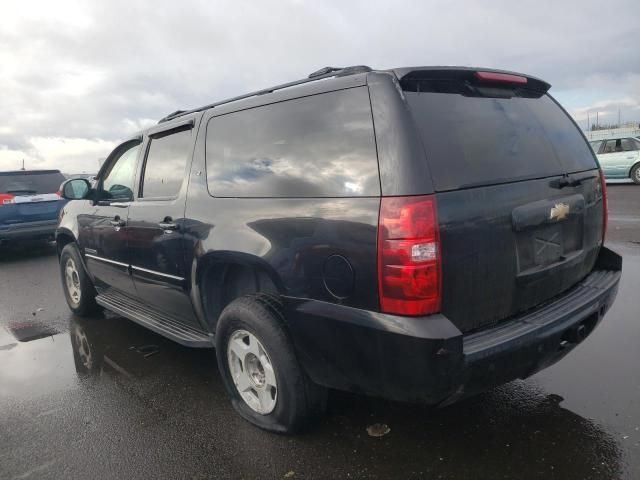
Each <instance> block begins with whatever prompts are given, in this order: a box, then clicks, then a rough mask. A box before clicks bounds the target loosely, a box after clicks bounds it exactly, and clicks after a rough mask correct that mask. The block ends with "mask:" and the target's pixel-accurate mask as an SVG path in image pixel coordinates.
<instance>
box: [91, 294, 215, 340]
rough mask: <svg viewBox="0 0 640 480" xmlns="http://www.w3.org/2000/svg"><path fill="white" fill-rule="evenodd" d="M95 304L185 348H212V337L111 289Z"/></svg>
mask: <svg viewBox="0 0 640 480" xmlns="http://www.w3.org/2000/svg"><path fill="white" fill-rule="evenodd" d="M96 303H97V304H98V305H101V306H103V307H104V308H106V309H107V310H110V311H112V312H114V313H117V314H118V315H121V316H123V317H125V318H128V319H129V320H131V321H134V322H136V323H138V324H140V325H142V326H143V327H146V328H148V329H149V330H153V331H154V332H156V333H158V334H160V335H162V336H163V337H167V338H169V339H171V340H173V341H175V342H177V343H179V344H181V345H184V346H186V347H195V348H213V347H214V343H213V336H212V335H210V334H208V333H207V332H203V331H201V330H197V329H195V328H193V327H189V326H187V325H184V324H183V323H181V322H179V321H178V320H176V319H175V318H174V317H171V316H169V315H167V314H165V313H163V312H159V311H158V310H156V309H155V308H153V307H150V306H149V305H145V304H143V303H142V302H140V301H138V300H136V299H133V298H131V297H129V296H128V295H125V294H123V293H120V292H118V291H115V290H114V289H113V288H111V289H109V290H107V291H106V292H103V293H100V295H98V296H97V297H96Z"/></svg>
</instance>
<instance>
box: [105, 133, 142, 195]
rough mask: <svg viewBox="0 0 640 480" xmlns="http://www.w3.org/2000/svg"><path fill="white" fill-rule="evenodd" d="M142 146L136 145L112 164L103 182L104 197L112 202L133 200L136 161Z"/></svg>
mask: <svg viewBox="0 0 640 480" xmlns="http://www.w3.org/2000/svg"><path fill="white" fill-rule="evenodd" d="M139 150H140V144H137V145H134V146H132V147H130V148H128V149H127V150H125V151H124V152H123V153H121V154H120V156H119V157H118V158H117V159H116V160H115V162H113V163H112V164H111V167H110V168H109V170H107V172H106V173H105V175H104V176H103V180H102V196H103V197H104V198H107V199H110V200H132V199H133V182H134V178H135V175H136V159H137V158H138V151H139Z"/></svg>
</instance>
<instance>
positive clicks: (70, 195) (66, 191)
mask: <svg viewBox="0 0 640 480" xmlns="http://www.w3.org/2000/svg"><path fill="white" fill-rule="evenodd" d="M60 190H61V191H62V198H66V199H67V200H82V199H83V198H87V195H89V191H90V190H91V184H90V183H89V181H88V180H87V179H86V178H72V179H71V180H67V181H66V182H64V183H63V184H62V186H61V187H60Z"/></svg>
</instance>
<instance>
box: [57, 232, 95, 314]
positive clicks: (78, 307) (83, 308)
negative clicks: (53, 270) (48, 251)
mask: <svg viewBox="0 0 640 480" xmlns="http://www.w3.org/2000/svg"><path fill="white" fill-rule="evenodd" d="M69 269H71V270H69ZM67 274H68V275H69V276H70V277H69V278H70V280H69V282H71V283H68V277H67ZM60 276H61V278H62V289H63V290H64V297H65V299H66V300H67V305H69V308H70V309H71V311H72V312H73V313H75V314H76V315H78V316H80V317H86V316H89V315H91V314H92V313H96V312H97V311H99V310H100V308H99V307H98V304H97V303H96V295H97V294H96V290H95V288H94V287H93V283H92V282H91V279H90V278H89V275H87V272H86V271H85V269H84V263H83V262H82V259H81V258H80V252H78V247H77V246H76V244H75V243H69V244H68V245H66V246H65V247H64V248H63V249H62V252H61V253H60ZM71 284H73V286H72V285H71ZM74 287H75V288H74Z"/></svg>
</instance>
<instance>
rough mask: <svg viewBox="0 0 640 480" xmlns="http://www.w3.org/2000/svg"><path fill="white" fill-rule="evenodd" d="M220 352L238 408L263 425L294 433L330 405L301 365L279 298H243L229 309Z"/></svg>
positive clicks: (218, 331)
mask: <svg viewBox="0 0 640 480" xmlns="http://www.w3.org/2000/svg"><path fill="white" fill-rule="evenodd" d="M216 356H217V359H218V367H219V369H220V372H221V375H222V378H223V381H224V385H225V388H226V390H227V393H228V394H229V396H230V398H231V403H232V405H233V407H234V408H235V410H236V411H237V412H238V413H239V414H240V415H241V416H242V417H243V418H244V419H245V420H248V421H249V422H251V423H252V424H254V425H256V426H257V427H260V428H262V429H265V430H269V431H274V432H280V433H293V432H296V431H298V430H300V429H301V428H303V427H304V426H306V425H307V424H308V423H309V421H311V420H312V419H313V418H314V417H315V416H317V414H319V413H320V412H321V411H322V410H323V409H324V406H325V405H326V393H327V392H326V390H325V389H324V388H322V387H320V386H318V385H316V384H314V383H313V382H312V381H311V380H310V379H309V378H308V377H307V375H306V373H305V372H304V371H303V370H302V368H301V367H300V365H299V363H298V360H297V358H296V355H295V352H294V349H293V346H292V344H291V342H290V340H289V336H288V334H287V331H286V330H285V327H284V325H283V323H282V313H281V308H280V305H279V303H278V301H277V300H276V299H274V297H271V296H266V295H253V296H247V297H242V298H239V299H237V300H234V301H233V302H231V303H230V304H229V305H228V306H227V307H226V308H225V309H224V311H223V312H222V314H221V315H220V320H219V322H218V326H217V329H216Z"/></svg>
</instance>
